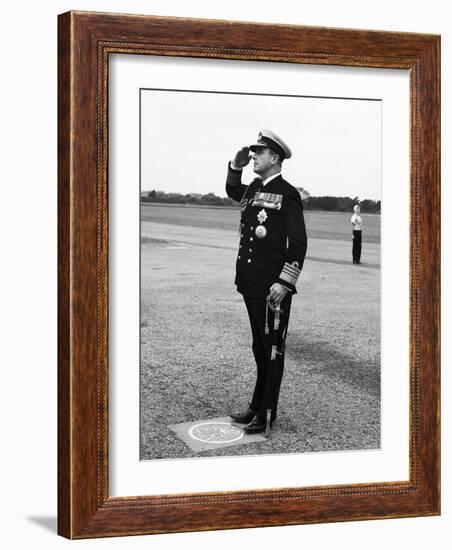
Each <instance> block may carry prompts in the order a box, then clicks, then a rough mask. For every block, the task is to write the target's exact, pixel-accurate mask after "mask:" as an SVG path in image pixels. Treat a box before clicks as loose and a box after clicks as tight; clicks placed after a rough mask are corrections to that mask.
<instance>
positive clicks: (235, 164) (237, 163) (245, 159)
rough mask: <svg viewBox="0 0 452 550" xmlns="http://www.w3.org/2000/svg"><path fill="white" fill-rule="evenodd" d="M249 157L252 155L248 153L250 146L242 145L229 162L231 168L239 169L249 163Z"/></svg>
mask: <svg viewBox="0 0 452 550" xmlns="http://www.w3.org/2000/svg"><path fill="white" fill-rule="evenodd" d="M251 157H252V155H251V154H250V148H249V147H242V148H241V149H240V151H237V153H236V155H235V157H234V159H233V161H232V163H231V164H232V168H235V169H236V170H241V169H242V168H244V167H245V166H246V165H247V164H248V163H249V161H250V160H251Z"/></svg>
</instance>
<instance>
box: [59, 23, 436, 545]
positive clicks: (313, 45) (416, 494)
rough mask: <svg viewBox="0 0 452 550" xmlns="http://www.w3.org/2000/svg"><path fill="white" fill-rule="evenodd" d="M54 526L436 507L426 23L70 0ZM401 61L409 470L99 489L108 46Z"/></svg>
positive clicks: (245, 521)
mask: <svg viewBox="0 0 452 550" xmlns="http://www.w3.org/2000/svg"><path fill="white" fill-rule="evenodd" d="M58 50H59V61H58V73H59V75H58V86H59V91H58V117H59V127H58V152H59V159H58V210H59V212H58V215H59V221H58V231H59V242H58V296H59V313H58V365H59V366H58V407H59V408H58V424H59V426H58V458H59V467H58V532H59V534H61V535H63V536H65V537H68V538H89V537H104V536H116V535H132V534H150V533H163V532H180V531H200V530H213V529H232V528H243V527H259V526H271V525H293V524H303V523H321V522H333V521H349V520H362V519H379V518H394V517H410V516H428V515H437V514H439V513H440V423H439V411H440V407H439V395H440V374H439V367H440V341H439V335H440V305H439V304H440V234H439V231H440V213H439V212H440V143H439V136H440V124H439V112H440V111H439V107H440V99H439V97H440V95H439V94H440V80H439V79H440V76H439V71H440V69H439V67H440V38H439V37H438V36H434V35H424V34H411V33H394V32H380V31H378V32H376V31H364V30H343V29H330V28H321V27H317V28H315V27H301V26H292V25H267V24H257V23H244V22H229V21H213V20H212V21H210V20H195V19H182V18H166V17H150V16H149V17H148V16H138V15H121V14H101V13H89V12H68V13H65V14H62V15H60V16H59V39H58ZM113 53H114V54H120V53H127V54H136V55H159V56H162V55H163V56H182V57H203V58H215V59H240V60H261V61H271V62H275V63H277V62H286V63H287V62H289V63H300V64H321V65H340V66H349V67H373V68H399V69H407V70H409V74H410V108H411V121H410V124H411V136H410V141H411V149H410V164H411V167H410V168H411V176H410V177H411V182H410V281H409V285H410V326H409V331H410V427H409V431H410V451H409V471H410V476H409V480H408V481H400V482H394V481H392V482H383V483H378V484H375V483H374V484H372V483H368V484H358V485H357V484H354V485H332V486H316V487H294V488H290V489H272V490H252V491H230V492H222V493H196V494H169V495H163V496H162V495H160V496H152V495H150V496H143V497H128V496H123V497H110V496H109V490H108V459H109V458H108V456H109V455H108V403H109V399H108V377H109V370H108V364H109V362H108V275H109V274H108V230H109V223H108V222H109V219H108V102H107V92H108V66H109V65H108V61H109V55H110V54H113Z"/></svg>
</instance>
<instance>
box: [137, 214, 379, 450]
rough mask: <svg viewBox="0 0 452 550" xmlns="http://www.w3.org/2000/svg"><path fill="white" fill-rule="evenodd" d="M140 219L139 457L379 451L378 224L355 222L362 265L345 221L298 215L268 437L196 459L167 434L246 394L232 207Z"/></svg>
mask: <svg viewBox="0 0 452 550" xmlns="http://www.w3.org/2000/svg"><path fill="white" fill-rule="evenodd" d="M141 210H142V223H141V242H142V244H141V369H140V382H141V385H140V387H141V459H148V460H151V459H157V458H182V457H195V456H198V457H203V456H204V457H207V456H232V455H234V456H237V455H259V454H271V453H304V452H319V451H339V450H340V451H344V450H360V449H361V450H365V449H377V448H379V446H380V244H379V240H380V217H379V216H376V215H371V214H369V215H366V214H364V215H363V216H362V217H363V219H364V227H363V254H362V258H361V261H362V262H363V263H362V265H353V264H352V261H351V227H350V216H351V214H348V213H346V214H343V213H326V212H306V213H305V220H306V226H307V230H308V235H309V242H308V253H307V257H306V260H305V264H304V268H303V271H302V274H301V276H300V279H299V281H298V285H297V289H298V294H297V296H295V297H294V300H293V304H292V312H291V320H290V326H289V333H288V337H287V341H286V359H285V371H284V377H283V381H282V386H281V394H280V401H279V406H278V419H277V421H276V423H275V424H274V426H273V429H272V433H271V437H270V438H269V439H268V440H266V441H265V442H259V443H252V444H247V445H238V446H236V447H228V448H223V449H215V450H209V451H203V452H199V453H195V452H194V451H192V450H190V449H189V448H188V447H187V446H186V445H185V443H183V442H182V441H181V440H180V439H178V438H177V437H176V436H175V434H174V433H173V432H172V431H171V430H170V429H169V428H168V425H170V424H177V423H181V422H189V421H195V420H207V419H210V418H215V417H221V416H227V415H228V414H229V413H230V412H232V411H237V410H241V409H243V408H244V407H246V406H247V404H248V403H249V400H250V398H251V393H252V390H253V387H254V381H255V370H256V367H255V364H254V359H253V356H252V351H251V331H250V329H249V321H248V317H247V314H246V308H245V305H244V303H243V299H242V296H241V295H240V294H238V293H237V291H236V289H235V285H234V275H235V258H236V254H237V246H238V236H237V227H238V223H239V210H238V209H233V208H231V209H226V208H209V207H186V206H173V205H156V204H143V205H142V207H141Z"/></svg>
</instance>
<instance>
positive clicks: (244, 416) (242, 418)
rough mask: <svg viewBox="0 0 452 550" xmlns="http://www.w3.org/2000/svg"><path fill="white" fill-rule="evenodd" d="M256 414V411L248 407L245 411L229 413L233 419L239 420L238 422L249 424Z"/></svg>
mask: <svg viewBox="0 0 452 550" xmlns="http://www.w3.org/2000/svg"><path fill="white" fill-rule="evenodd" d="M255 414H256V411H253V410H251V409H249V408H248V409H247V410H246V411H244V412H240V413H232V414H231V415H229V417H230V418H231V420H233V421H234V422H237V423H238V424H249V423H250V422H251V420H253V418H254V415H255Z"/></svg>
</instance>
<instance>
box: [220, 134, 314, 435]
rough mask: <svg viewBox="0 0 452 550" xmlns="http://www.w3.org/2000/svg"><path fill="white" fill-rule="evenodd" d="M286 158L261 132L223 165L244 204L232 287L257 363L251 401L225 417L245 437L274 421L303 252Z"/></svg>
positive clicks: (229, 188)
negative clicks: (250, 175)
mask: <svg viewBox="0 0 452 550" xmlns="http://www.w3.org/2000/svg"><path fill="white" fill-rule="evenodd" d="M250 151H252V154H251V153H250ZM291 156H292V152H291V150H290V149H289V147H288V146H287V145H286V144H285V143H284V141H283V140H282V139H281V138H280V137H279V136H277V135H276V134H275V133H273V132H271V131H269V130H262V131H261V132H260V133H259V136H258V139H257V142H256V143H253V144H252V145H250V146H247V147H243V148H242V149H240V151H238V152H237V154H236V155H235V157H234V159H233V160H232V161H231V162H230V163H229V166H228V175H227V180H226V192H227V194H228V196H229V197H231V198H232V199H234V200H236V201H237V202H240V204H241V207H242V213H241V220H240V244H239V251H238V255H237V262H236V277H235V284H236V285H237V290H238V292H240V293H241V294H242V295H243V297H244V301H245V305H246V308H247V311H248V316H249V320H250V325H251V332H252V338H253V346H252V349H253V354H254V358H255V361H256V366H257V377H256V384H255V387H254V392H253V395H252V399H251V402H250V404H249V406H248V408H247V409H246V410H245V411H243V412H240V413H234V414H231V418H232V420H234V421H235V422H237V423H241V424H244V431H245V432H246V433H250V434H252V433H259V432H263V431H266V432H267V433H268V431H269V429H270V425H271V424H273V422H274V421H275V419H276V413H277V405H278V398H279V390H280V385H281V380H282V376H283V371H284V343H285V338H286V335H287V329H288V324H289V315H290V307H291V302H292V295H293V294H296V289H295V285H296V283H297V280H298V277H299V275H300V272H301V269H302V267H303V262H304V258H305V255H306V248H307V236H306V228H305V223H304V217H303V205H302V202H301V197H300V194H299V192H298V191H297V190H296V189H295V187H293V186H292V185H290V184H289V183H288V182H287V181H285V180H284V179H283V178H282V176H281V165H282V162H283V161H284V160H285V159H289V158H291ZM251 159H252V160H253V162H254V172H256V174H258V176H259V177H258V178H256V179H254V180H253V181H252V182H251V183H250V184H249V185H243V184H242V181H241V177H242V169H243V168H244V167H245V166H246V165H247V164H248V163H249V161H250V160H251Z"/></svg>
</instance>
